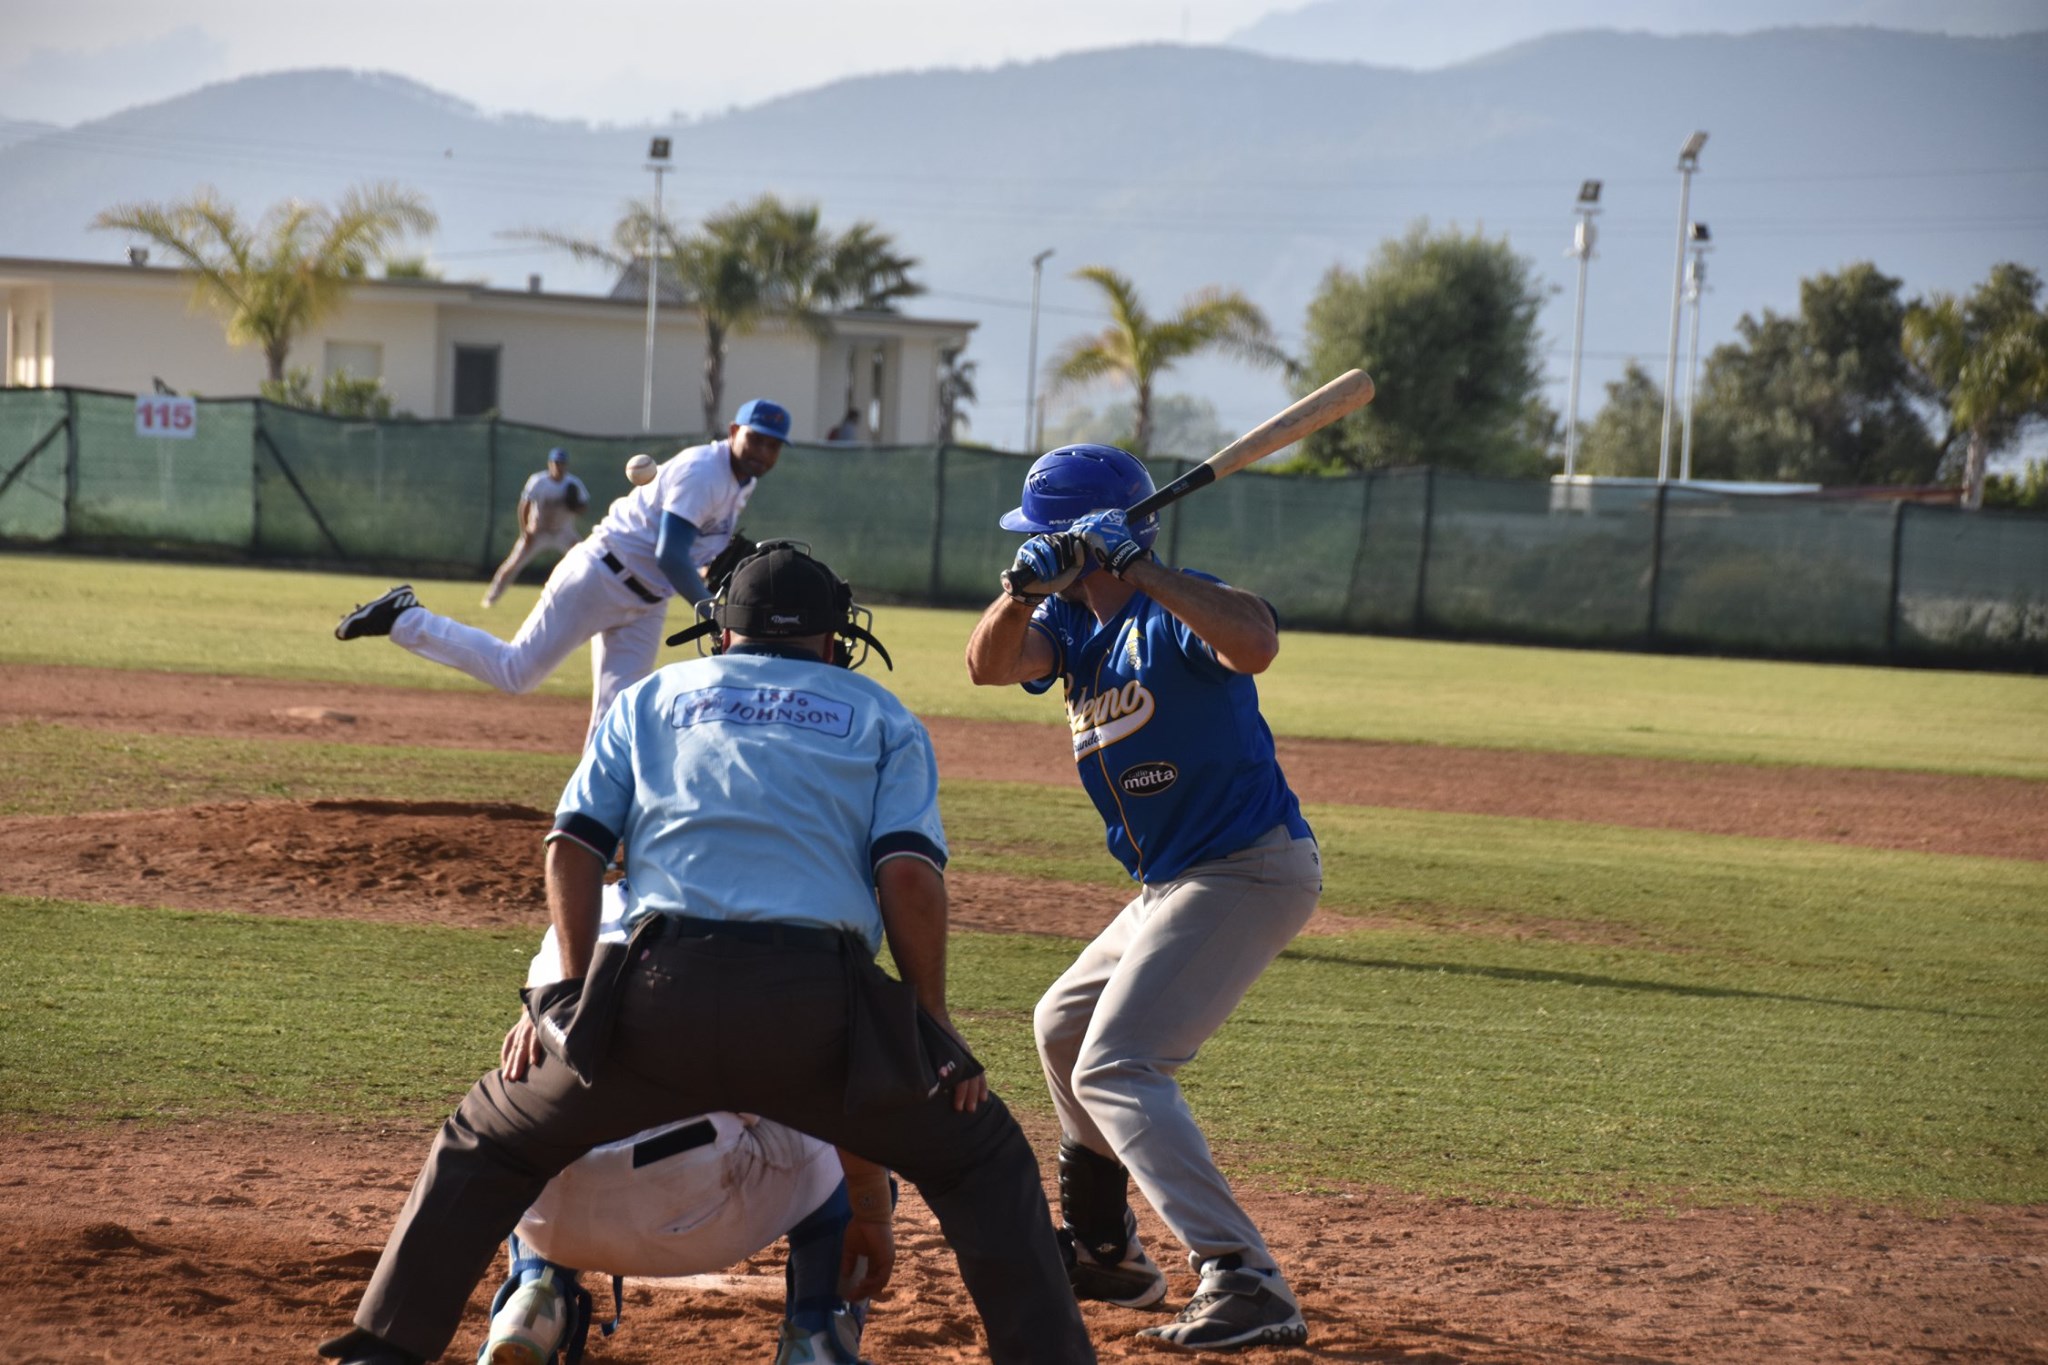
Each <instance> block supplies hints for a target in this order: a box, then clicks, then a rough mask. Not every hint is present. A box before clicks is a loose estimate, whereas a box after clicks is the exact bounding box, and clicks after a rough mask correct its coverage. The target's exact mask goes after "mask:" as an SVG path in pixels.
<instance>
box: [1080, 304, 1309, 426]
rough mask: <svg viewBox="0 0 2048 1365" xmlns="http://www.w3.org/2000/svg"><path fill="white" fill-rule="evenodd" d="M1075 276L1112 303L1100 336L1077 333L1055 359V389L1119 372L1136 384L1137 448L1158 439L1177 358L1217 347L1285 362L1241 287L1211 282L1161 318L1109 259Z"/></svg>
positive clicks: (1255, 360) (1256, 360)
mask: <svg viewBox="0 0 2048 1365" xmlns="http://www.w3.org/2000/svg"><path fill="white" fill-rule="evenodd" d="M1074 278H1076V279H1081V280H1087V281H1088V282H1089V283H1091V284H1093V285H1094V286H1096V287H1097V288H1098V289H1100V290H1101V291H1102V293H1103V295H1104V297H1105V299H1106V300H1107V301H1108V303H1109V317H1110V322H1109V326H1107V327H1105V328H1103V329H1102V331H1100V332H1098V333H1097V334H1095V335H1094V336H1090V337H1076V338H1074V339H1073V340H1072V341H1069V342H1068V343H1067V344H1066V345H1065V346H1064V347H1062V348H1061V349H1060V352H1059V354H1057V355H1056V356H1054V357H1053V360H1052V366H1051V368H1052V378H1053V384H1054V386H1055V387H1056V388H1068V387H1073V386H1076V385H1081V384H1087V383H1092V382H1093V381H1095V380H1098V379H1105V378H1110V377H1115V378H1119V379H1122V380H1123V381H1124V382H1125V383H1127V384H1129V385H1130V386H1131V389H1132V392H1133V394H1134V396H1135V400H1136V407H1137V417H1138V426H1137V434H1136V435H1135V436H1134V437H1133V438H1132V441H1131V445H1132V447H1133V453H1135V454H1138V455H1143V454H1144V453H1145V452H1146V449H1147V447H1148V446H1150V444H1151V442H1152V386H1153V384H1154V382H1155V381H1156V380H1157V379H1158V378H1159V376H1160V375H1161V374H1164V373H1165V372H1166V371H1168V370H1170V369H1172V368H1173V366H1174V364H1175V363H1176V362H1178V361H1181V360H1185V359H1186V358H1187V357H1189V356H1191V355H1194V354H1196V353H1198V352H1201V351H1208V350H1216V351H1222V352H1223V353H1224V354H1226V355H1230V356H1235V357H1236V358H1238V359H1240V360H1245V361H1249V362H1251V363H1252V364H1254V365H1267V366H1271V365H1286V364H1287V363H1288V361H1287V357H1286V355H1285V354H1283V353H1282V352H1281V350H1280V348H1279V346H1278V345H1276V344H1275V343H1274V340H1273V329H1272V326H1271V325H1270V324H1269V323H1268V322H1267V321H1266V315H1265V314H1264V313H1262V312H1260V311H1259V308H1258V306H1257V305H1256V304H1254V303H1253V302H1252V301H1251V300H1250V299H1247V298H1246V297H1245V296H1244V295H1243V294H1240V293H1238V292H1237V291H1236V290H1234V289H1231V290H1225V289H1219V288H1216V287H1214V286H1211V287H1209V288H1207V289H1200V290H1197V291H1196V292H1195V293H1193V294H1190V295H1189V296H1188V297H1187V299H1186V301H1184V302H1183V303H1182V304H1181V306H1180V311H1179V312H1178V313H1175V314H1174V315H1173V316H1172V317H1170V318H1163V319H1161V320H1159V321H1157V322H1154V321H1153V320H1152V316H1151V315H1150V314H1149V313H1147V312H1146V311H1145V305H1144V301H1143V300H1141V299H1140V298H1139V297H1138V291H1137V287H1136V286H1135V285H1133V284H1132V283H1131V281H1130V280H1129V279H1127V278H1126V277H1124V276H1123V275H1120V274H1118V273H1117V272H1116V271H1114V270H1112V269H1110V268H1109V267H1108V266H1105V265H1091V266H1084V267H1083V268H1082V269H1080V270H1077V271H1075V272H1074Z"/></svg>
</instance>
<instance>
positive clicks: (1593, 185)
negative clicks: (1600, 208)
mask: <svg viewBox="0 0 2048 1365" xmlns="http://www.w3.org/2000/svg"><path fill="white" fill-rule="evenodd" d="M1579 202H1580V203H1581V204H1597V203H1599V202H1600V182H1599V181H1597V180H1581V181H1580V182H1579Z"/></svg>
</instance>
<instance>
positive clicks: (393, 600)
mask: <svg viewBox="0 0 2048 1365" xmlns="http://www.w3.org/2000/svg"><path fill="white" fill-rule="evenodd" d="M419 604H420V599H419V598H417V597H415V596H413V591H412V584H410V583H401V584H399V585H398V586H397V587H395V588H393V589H392V590H391V591H390V592H387V593H385V594H384V595H383V596H382V597H380V598H378V599H377V600H376V601H374V602H365V603H364V604H363V605H362V606H360V607H357V608H356V609H355V610H354V611H352V612H350V613H349V614H348V615H346V616H344V617H342V618H341V620H340V622H339V623H338V624H337V625H336V626H335V627H334V638H335V639H337V640H360V639H361V638H362V637H363V636H365V635H389V634H390V633H391V623H392V622H393V621H396V620H397V619H398V618H399V617H401V616H403V615H404V614H405V613H407V612H409V611H411V610H412V609H413V608H414V607H417V606H418V605H419Z"/></svg>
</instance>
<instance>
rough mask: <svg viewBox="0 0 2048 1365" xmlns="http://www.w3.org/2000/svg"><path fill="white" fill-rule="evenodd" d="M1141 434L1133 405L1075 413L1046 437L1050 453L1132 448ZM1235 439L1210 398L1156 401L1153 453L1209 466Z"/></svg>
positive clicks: (1170, 396)
mask: <svg viewBox="0 0 2048 1365" xmlns="http://www.w3.org/2000/svg"><path fill="white" fill-rule="evenodd" d="M1137 429H1138V410H1137V405H1136V404H1135V403H1134V402H1132V401H1131V400H1130V399H1127V398H1126V399H1118V400H1117V401H1115V402H1112V403H1109V404H1106V405H1105V406H1104V407H1103V408H1102V410H1101V411H1100V412H1097V411H1096V410H1095V409H1094V408H1086V407H1083V408H1075V409H1074V410H1073V411H1071V412H1069V413H1067V414H1066V415H1065V416H1064V417H1063V418H1061V420H1060V421H1059V422H1057V423H1055V424H1054V426H1053V429H1052V430H1051V431H1050V432H1048V433H1047V434H1046V437H1045V448H1046V449H1047V450H1051V449H1053V448H1055V447H1056V446H1063V445H1074V444H1076V443H1078V442H1083V441H1094V442H1098V443H1100V444H1103V445H1112V446H1122V447H1124V448H1126V449H1128V448H1129V447H1130V444H1131V439H1132V433H1134V432H1135V431H1137ZM1233 434H1234V433H1232V432H1229V431H1226V430H1225V429H1224V426H1223V423H1222V421H1221V420H1220V419H1218V417H1217V416H1216V405H1215V404H1214V403H1211V402H1210V401H1209V400H1208V399H1206V398H1196V397H1193V396H1191V395H1189V394H1184V393H1163V394H1160V395H1159V396H1158V397H1156V398H1154V399H1153V400H1152V452H1153V454H1155V455H1181V456H1186V457H1189V458H1193V459H1203V460H1206V459H1208V458H1209V456H1211V455H1213V454H1215V453H1216V452H1217V451H1218V450H1221V449H1222V448H1223V447H1224V446H1225V445H1227V444H1229V442H1230V438H1231V436H1232V435H1233Z"/></svg>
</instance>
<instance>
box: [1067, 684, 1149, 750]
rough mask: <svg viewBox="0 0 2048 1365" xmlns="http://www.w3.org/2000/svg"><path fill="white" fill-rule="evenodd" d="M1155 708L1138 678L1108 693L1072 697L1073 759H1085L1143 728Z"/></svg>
mask: <svg viewBox="0 0 2048 1365" xmlns="http://www.w3.org/2000/svg"><path fill="white" fill-rule="evenodd" d="M1154 705H1155V703H1154V701H1153V699H1152V693H1151V691H1150V689H1148V688H1147V687H1145V686H1144V684H1142V683H1140V682H1138V681H1137V680H1136V679H1135V678H1134V679H1132V680H1131V681H1130V682H1127V683H1125V684H1124V685H1123V686H1122V687H1114V688H1111V689H1110V690H1109V691H1107V692H1098V693H1096V694H1094V695H1093V696H1090V695H1087V694H1085V693H1084V694H1082V695H1081V696H1080V697H1077V698H1069V699H1068V701H1067V724H1068V725H1069V726H1070V727H1071V728H1072V729H1073V732H1074V757H1075V758H1077V759H1081V758H1086V757H1088V755H1090V754H1092V753H1094V752H1095V751H1096V750H1097V749H1106V748H1108V747H1109V746H1110V745H1112V744H1114V743H1116V742H1117V741H1118V740H1120V739H1128V738H1129V737H1130V736H1132V735H1134V734H1136V733H1137V732H1138V731H1140V730H1142V729H1144V728H1145V726H1146V725H1147V724H1149V723H1150V722H1151V719H1152V711H1153V709H1154Z"/></svg>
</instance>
